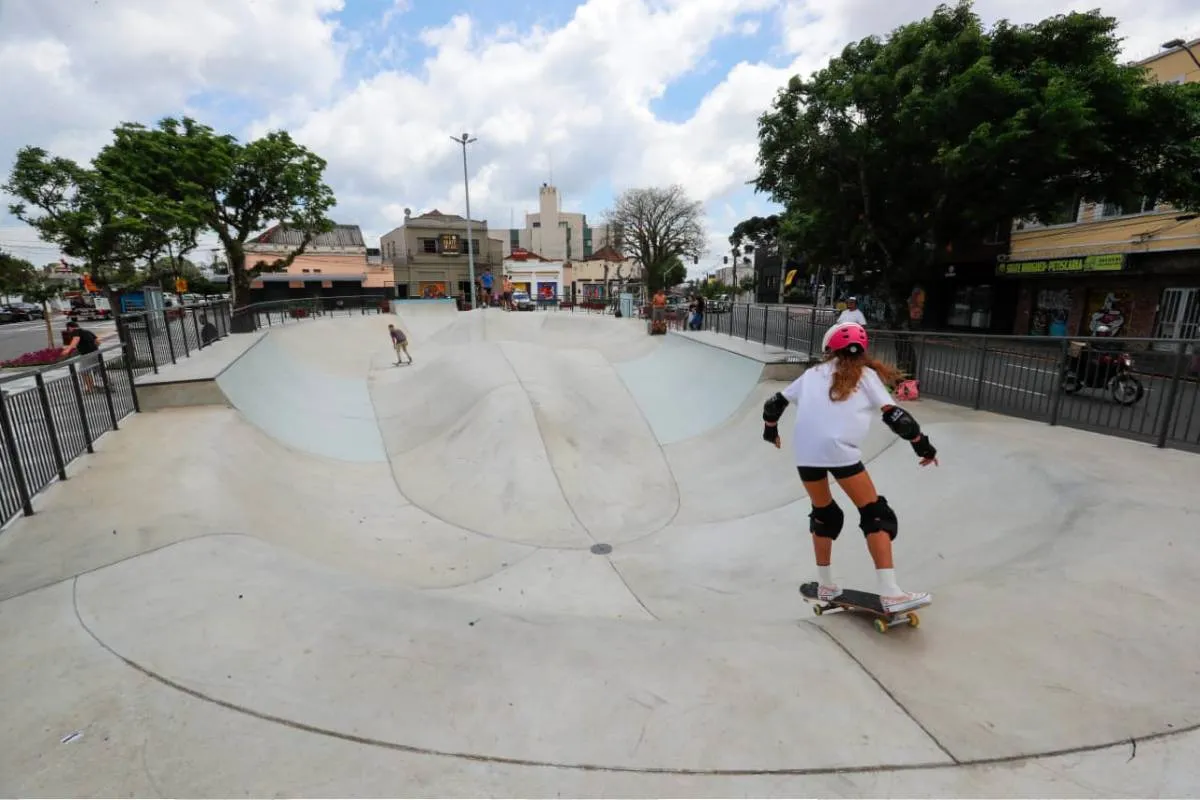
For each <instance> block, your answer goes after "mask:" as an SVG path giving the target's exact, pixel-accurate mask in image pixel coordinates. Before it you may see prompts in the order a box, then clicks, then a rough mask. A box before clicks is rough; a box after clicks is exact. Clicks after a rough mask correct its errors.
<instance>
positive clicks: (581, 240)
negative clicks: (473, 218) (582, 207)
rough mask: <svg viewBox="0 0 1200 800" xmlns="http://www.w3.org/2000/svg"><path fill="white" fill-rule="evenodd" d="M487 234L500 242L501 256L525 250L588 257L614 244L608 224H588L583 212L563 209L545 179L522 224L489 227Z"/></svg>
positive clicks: (564, 258) (567, 257)
mask: <svg viewBox="0 0 1200 800" xmlns="http://www.w3.org/2000/svg"><path fill="white" fill-rule="evenodd" d="M488 236H489V238H491V239H492V240H493V241H498V242H500V243H501V245H502V247H503V255H504V257H505V258H508V257H509V256H510V255H512V253H513V251H518V252H519V251H521V250H525V251H528V252H530V253H537V254H538V255H539V256H542V257H543V258H546V259H549V260H551V261H574V260H580V259H585V258H589V257H590V256H591V255H592V253H594V252H596V251H598V250H600V249H602V248H604V247H605V246H609V245H613V246H615V245H617V244H618V242H617V241H616V236H615V234H614V232H613V231H610V230H609V226H607V225H597V226H592V225H589V224H588V221H587V215H586V214H577V213H573V212H565V211H563V210H562V201H561V199H560V198H559V194H558V189H557V188H555V187H554V186H551V185H550V184H548V183H543V184H542V186H541V188H540V189H539V190H538V211H537V212H536V213H532V214H526V215H525V227H524V228H508V229H505V228H491V229H489V230H488Z"/></svg>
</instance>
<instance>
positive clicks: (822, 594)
mask: <svg viewBox="0 0 1200 800" xmlns="http://www.w3.org/2000/svg"><path fill="white" fill-rule="evenodd" d="M841 593H842V587H840V586H837V585H836V584H835V585H833V586H818V587H817V599H818V600H825V601H828V600H832V599H833V598H835V597H837V596H838V595H840V594H841Z"/></svg>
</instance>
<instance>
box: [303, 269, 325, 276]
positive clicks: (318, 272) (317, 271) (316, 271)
mask: <svg viewBox="0 0 1200 800" xmlns="http://www.w3.org/2000/svg"><path fill="white" fill-rule="evenodd" d="M304 271H305V272H308V270H304ZM313 272H314V273H315V274H317V275H320V274H321V270H319V269H314V270H313Z"/></svg>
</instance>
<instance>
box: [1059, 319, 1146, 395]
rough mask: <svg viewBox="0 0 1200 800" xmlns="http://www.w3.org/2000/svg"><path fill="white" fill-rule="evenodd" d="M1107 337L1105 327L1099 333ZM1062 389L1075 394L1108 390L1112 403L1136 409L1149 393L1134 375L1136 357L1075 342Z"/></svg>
mask: <svg viewBox="0 0 1200 800" xmlns="http://www.w3.org/2000/svg"><path fill="white" fill-rule="evenodd" d="M1096 332H1097V333H1099V334H1100V335H1103V334H1104V328H1103V326H1102V327H1101V328H1099V329H1098V330H1097V331H1096ZM1062 389H1063V391H1064V392H1066V393H1067V394H1075V393H1077V392H1079V391H1081V390H1083V389H1104V390H1105V391H1107V392H1108V393H1109V394H1111V395H1112V399H1113V400H1114V401H1115V402H1117V403H1119V404H1121V405H1123V406H1132V405H1133V404H1135V403H1137V402H1138V401H1139V400H1141V399H1142V398H1143V397H1144V396H1145V394H1146V389H1145V387H1144V386H1142V382H1141V381H1140V380H1138V378H1137V376H1135V375H1134V374H1133V357H1132V356H1131V355H1129V353H1126V352H1123V351H1121V350H1120V349H1119V347H1118V348H1116V349H1109V348H1107V347H1101V346H1098V345H1092V344H1089V343H1087V342H1072V343H1071V350H1070V351H1069V353H1068V356H1067V364H1066V366H1065V368H1064V369H1063V375H1062Z"/></svg>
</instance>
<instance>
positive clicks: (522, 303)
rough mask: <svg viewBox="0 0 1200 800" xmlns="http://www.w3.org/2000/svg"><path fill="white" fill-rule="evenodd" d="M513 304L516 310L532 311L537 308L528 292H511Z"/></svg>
mask: <svg viewBox="0 0 1200 800" xmlns="http://www.w3.org/2000/svg"><path fill="white" fill-rule="evenodd" d="M513 305H514V306H516V308H517V311H533V310H535V309H536V308H537V303H535V302H533V299H532V298H530V296H529V292H513Z"/></svg>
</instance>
